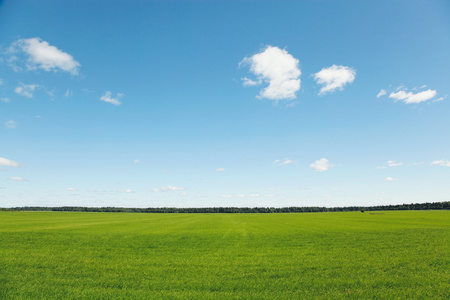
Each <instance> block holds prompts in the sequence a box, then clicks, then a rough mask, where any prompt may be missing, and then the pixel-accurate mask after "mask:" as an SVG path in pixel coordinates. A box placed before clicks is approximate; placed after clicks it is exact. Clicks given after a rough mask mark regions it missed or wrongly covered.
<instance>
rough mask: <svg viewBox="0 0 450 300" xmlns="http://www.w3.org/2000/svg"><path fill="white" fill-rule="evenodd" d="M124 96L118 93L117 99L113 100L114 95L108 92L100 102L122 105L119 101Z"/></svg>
mask: <svg viewBox="0 0 450 300" xmlns="http://www.w3.org/2000/svg"><path fill="white" fill-rule="evenodd" d="M123 96H124V94H121V93H117V97H116V98H113V97H112V93H111V92H109V91H107V92H106V93H105V94H104V95H103V96H101V97H100V101H105V102H108V103H111V104H114V105H120V104H122V103H121V102H120V101H119V99H120V98H121V97H123Z"/></svg>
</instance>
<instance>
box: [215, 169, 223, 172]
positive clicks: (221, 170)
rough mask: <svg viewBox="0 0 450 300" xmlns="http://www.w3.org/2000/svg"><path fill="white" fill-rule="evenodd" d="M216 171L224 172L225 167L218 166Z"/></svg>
mask: <svg viewBox="0 0 450 300" xmlns="http://www.w3.org/2000/svg"><path fill="white" fill-rule="evenodd" d="M216 172H225V168H218V169H217V170H216Z"/></svg>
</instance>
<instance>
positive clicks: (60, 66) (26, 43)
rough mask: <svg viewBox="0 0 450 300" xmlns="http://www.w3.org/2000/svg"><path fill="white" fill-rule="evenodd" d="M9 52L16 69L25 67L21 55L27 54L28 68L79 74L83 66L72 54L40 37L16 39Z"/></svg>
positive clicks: (11, 62)
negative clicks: (22, 65)
mask: <svg viewBox="0 0 450 300" xmlns="http://www.w3.org/2000/svg"><path fill="white" fill-rule="evenodd" d="M8 53H9V55H10V56H9V58H8V63H9V65H10V67H12V68H13V70H15V71H19V70H21V69H23V68H22V67H21V66H20V64H22V62H21V57H20V56H25V59H26V61H25V67H26V69H28V70H36V69H42V70H44V71H47V72H50V71H54V72H56V71H64V72H68V73H71V74H72V75H77V74H78V72H79V68H80V66H81V65H80V63H79V62H77V61H76V60H75V59H74V58H73V56H72V55H70V54H69V53H66V52H64V51H62V50H60V49H58V48H56V47H55V46H52V45H50V44H49V43H48V42H46V41H44V40H42V39H40V38H38V37H35V38H29V39H19V40H17V41H15V42H14V43H13V44H12V45H11V46H10V47H9V49H8Z"/></svg>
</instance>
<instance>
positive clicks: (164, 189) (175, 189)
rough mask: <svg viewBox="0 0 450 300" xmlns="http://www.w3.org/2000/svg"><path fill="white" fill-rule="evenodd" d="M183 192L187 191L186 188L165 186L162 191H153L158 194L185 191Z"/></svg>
mask: <svg viewBox="0 0 450 300" xmlns="http://www.w3.org/2000/svg"><path fill="white" fill-rule="evenodd" d="M183 190H185V188H183V187H177V186H173V185H167V186H163V187H162V188H160V189H153V192H155V193H158V192H174V191H183Z"/></svg>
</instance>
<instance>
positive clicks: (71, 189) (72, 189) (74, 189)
mask: <svg viewBox="0 0 450 300" xmlns="http://www.w3.org/2000/svg"><path fill="white" fill-rule="evenodd" d="M66 190H67V191H71V192H74V191H77V189H76V188H73V187H69V188H66Z"/></svg>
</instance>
